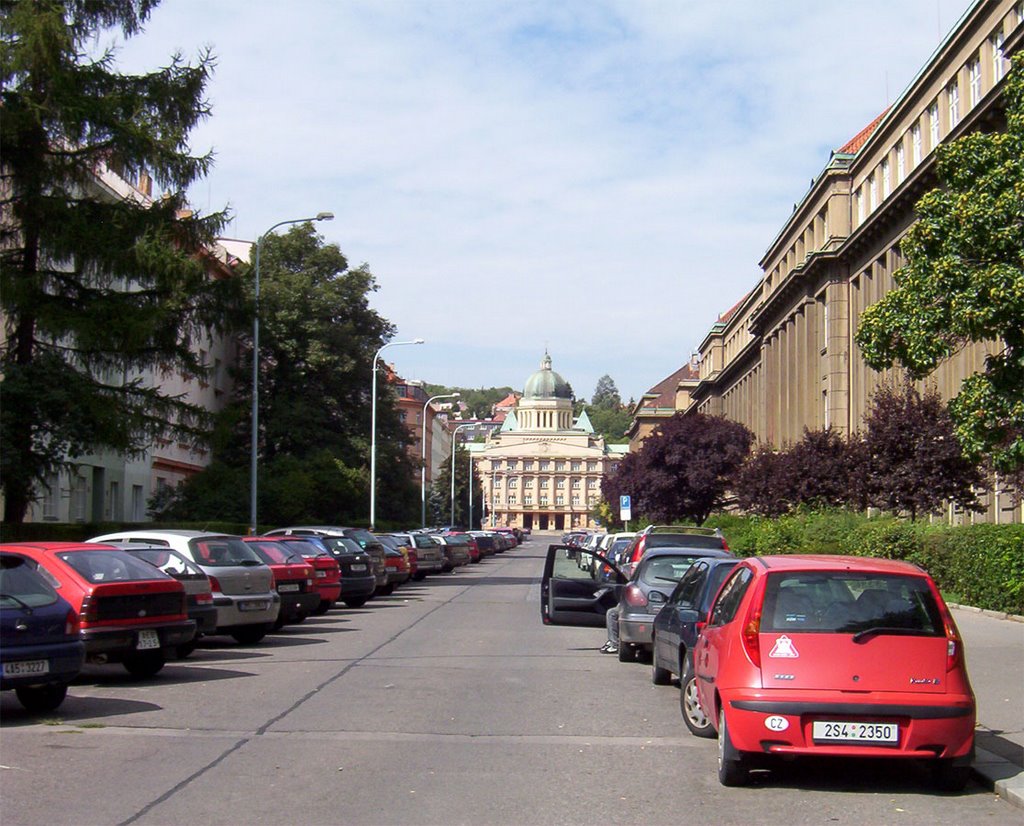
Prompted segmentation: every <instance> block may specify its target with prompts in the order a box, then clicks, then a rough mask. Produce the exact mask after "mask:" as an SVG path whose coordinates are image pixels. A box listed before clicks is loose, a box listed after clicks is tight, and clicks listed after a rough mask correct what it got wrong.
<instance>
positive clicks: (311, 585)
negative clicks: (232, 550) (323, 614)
mask: <svg viewBox="0 0 1024 826" xmlns="http://www.w3.org/2000/svg"><path fill="white" fill-rule="evenodd" d="M242 541H243V542H246V543H247V544H248V545H249V546H250V547H251V548H252V549H253V550H254V551H255V552H256V555H257V556H259V558H260V559H262V560H263V561H264V562H265V563H266V564H267V565H269V566H270V570H271V571H272V572H273V573H274V588H275V589H277V593H278V595H279V596H280V597H281V612H280V613H279V614H278V615H277V620H276V621H275V622H274V630H278V629H280V628H281V627H282V626H284V625H287V624H288V623H299V622H302V621H303V620H305V619H306V617H308V616H309V615H310V614H312V613H313V612H314V611H316V610H317V609H318V608H319V607H320V592H319V591H317V589H316V585H315V582H316V571H315V570H314V568H313V565H312V563H310V562H309V560H307V559H305V558H304V557H303V556H302V554H300V553H299V552H298V550H297V549H293V548H289V547H287V546H285V545H283V544H282V543H281V542H278V541H277V540H276V539H274V538H272V537H265V536H243V537H242Z"/></svg>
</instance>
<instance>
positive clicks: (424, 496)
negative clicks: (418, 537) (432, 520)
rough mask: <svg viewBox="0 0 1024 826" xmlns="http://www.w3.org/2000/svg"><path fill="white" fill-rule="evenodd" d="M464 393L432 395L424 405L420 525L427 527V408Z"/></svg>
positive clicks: (421, 441) (421, 443)
mask: <svg viewBox="0 0 1024 826" xmlns="http://www.w3.org/2000/svg"><path fill="white" fill-rule="evenodd" d="M461 395H462V394H461V393H459V392H458V391H456V392H455V393H445V394H443V395H440V396H431V397H430V398H429V399H427V401H426V403H425V404H424V405H423V436H422V438H421V439H420V458H421V459H422V462H421V465H420V527H421V528H425V527H427V408H428V407H430V403H431V402H436V401H437V400H438V399H457V398H459V397H460V396H461Z"/></svg>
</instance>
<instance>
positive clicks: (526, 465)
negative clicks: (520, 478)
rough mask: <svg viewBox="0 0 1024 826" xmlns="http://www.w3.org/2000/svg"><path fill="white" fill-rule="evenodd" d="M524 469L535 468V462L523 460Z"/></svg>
mask: <svg viewBox="0 0 1024 826" xmlns="http://www.w3.org/2000/svg"><path fill="white" fill-rule="evenodd" d="M523 470H533V462H523Z"/></svg>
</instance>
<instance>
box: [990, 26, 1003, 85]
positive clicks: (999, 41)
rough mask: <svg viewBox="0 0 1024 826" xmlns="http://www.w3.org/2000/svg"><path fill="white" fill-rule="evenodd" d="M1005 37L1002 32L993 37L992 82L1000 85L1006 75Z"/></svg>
mask: <svg viewBox="0 0 1024 826" xmlns="http://www.w3.org/2000/svg"><path fill="white" fill-rule="evenodd" d="M1003 40H1004V35H1003V32H1002V31H1001V30H1000V31H998V32H996V33H995V34H994V35H992V41H991V45H992V82H993V83H998V82H999V81H1000V80H1002V79H1003V75H1004V74H1006V58H1005V57H1004V55H1003Z"/></svg>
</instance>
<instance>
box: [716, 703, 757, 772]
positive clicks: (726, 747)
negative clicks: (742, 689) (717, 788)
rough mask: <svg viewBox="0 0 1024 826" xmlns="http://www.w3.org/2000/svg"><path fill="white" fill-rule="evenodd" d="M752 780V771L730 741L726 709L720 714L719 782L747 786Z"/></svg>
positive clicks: (721, 710)
mask: <svg viewBox="0 0 1024 826" xmlns="http://www.w3.org/2000/svg"><path fill="white" fill-rule="evenodd" d="M748 780H750V771H749V769H747V767H746V766H744V765H743V761H742V757H741V756H740V753H739V752H738V751H736V748H735V747H734V746H733V744H732V740H730V739H729V727H728V724H727V723H726V720H725V709H724V708H723V709H720V710H719V712H718V782H719V783H721V784H722V785H723V786H745V785H746V784H747V781H748Z"/></svg>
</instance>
